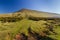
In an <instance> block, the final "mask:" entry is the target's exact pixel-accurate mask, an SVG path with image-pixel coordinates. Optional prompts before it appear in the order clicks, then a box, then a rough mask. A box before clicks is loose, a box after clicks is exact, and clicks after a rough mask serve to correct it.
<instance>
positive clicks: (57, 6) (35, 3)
mask: <svg viewBox="0 0 60 40" xmlns="http://www.w3.org/2000/svg"><path fill="white" fill-rule="evenodd" d="M22 8H27V9H31V10H38V11H43V12H51V13H58V14H60V0H0V13H12V12H15V11H18V10H20V9H22Z"/></svg>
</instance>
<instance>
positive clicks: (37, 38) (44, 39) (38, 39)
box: [28, 28, 55, 40]
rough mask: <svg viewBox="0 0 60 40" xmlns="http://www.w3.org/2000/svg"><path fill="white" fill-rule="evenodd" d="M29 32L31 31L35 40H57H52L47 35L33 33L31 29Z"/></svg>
mask: <svg viewBox="0 0 60 40" xmlns="http://www.w3.org/2000/svg"><path fill="white" fill-rule="evenodd" d="M28 31H29V34H30V36H32V37H33V38H34V39H35V40H55V39H53V38H50V37H48V36H46V35H44V36H41V35H39V34H38V33H36V32H32V30H31V28H29V29H28ZM31 40H32V39H31Z"/></svg>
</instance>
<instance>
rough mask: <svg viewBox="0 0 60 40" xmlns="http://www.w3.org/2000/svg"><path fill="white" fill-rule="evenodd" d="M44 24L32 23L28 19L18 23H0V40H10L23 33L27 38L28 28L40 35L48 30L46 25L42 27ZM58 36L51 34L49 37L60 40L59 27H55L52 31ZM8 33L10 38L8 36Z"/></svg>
mask: <svg viewBox="0 0 60 40" xmlns="http://www.w3.org/2000/svg"><path fill="white" fill-rule="evenodd" d="M44 23H47V22H46V21H43V20H41V21H33V20H28V19H23V20H21V21H18V22H13V23H1V25H0V40H8V39H10V40H12V39H13V37H14V36H15V35H16V34H17V33H24V34H25V35H27V36H28V28H29V27H31V29H32V31H35V32H37V33H40V32H41V31H43V30H48V29H47V28H45V27H46V25H43V24H44ZM54 30H55V31H56V33H58V35H54V34H53V33H52V32H50V33H51V35H49V37H52V38H57V40H60V31H59V30H60V27H59V26H57V28H55V29H54ZM8 33H10V36H8Z"/></svg>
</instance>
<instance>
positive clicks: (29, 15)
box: [0, 9, 60, 40]
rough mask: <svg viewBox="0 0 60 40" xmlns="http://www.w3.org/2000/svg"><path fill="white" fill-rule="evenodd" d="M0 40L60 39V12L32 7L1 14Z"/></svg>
mask: <svg viewBox="0 0 60 40" xmlns="http://www.w3.org/2000/svg"><path fill="white" fill-rule="evenodd" d="M0 40H60V14H56V13H48V12H42V11H36V10H30V9H21V10H19V11H16V12H14V13H8V14H0Z"/></svg>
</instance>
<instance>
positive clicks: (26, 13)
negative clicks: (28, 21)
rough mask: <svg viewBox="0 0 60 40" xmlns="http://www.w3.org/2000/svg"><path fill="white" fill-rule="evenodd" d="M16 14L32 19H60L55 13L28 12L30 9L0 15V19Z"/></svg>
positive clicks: (59, 15)
mask: <svg viewBox="0 0 60 40" xmlns="http://www.w3.org/2000/svg"><path fill="white" fill-rule="evenodd" d="M18 14H21V15H24V16H26V15H27V16H33V17H51V18H52V17H53V18H60V14H56V13H48V12H42V11H36V10H30V9H21V10H19V11H16V12H14V13H9V14H0V17H12V16H16V15H18Z"/></svg>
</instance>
